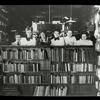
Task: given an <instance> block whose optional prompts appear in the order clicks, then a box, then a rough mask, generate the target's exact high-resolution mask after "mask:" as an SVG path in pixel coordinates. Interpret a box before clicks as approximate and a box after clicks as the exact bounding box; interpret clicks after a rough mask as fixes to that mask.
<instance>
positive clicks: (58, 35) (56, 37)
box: [12, 27, 93, 46]
mask: <svg viewBox="0 0 100 100" xmlns="http://www.w3.org/2000/svg"><path fill="white" fill-rule="evenodd" d="M25 32H26V37H21V35H20V34H18V33H17V34H16V35H15V41H14V42H13V43H12V45H28V46H29V45H32V46H36V45H38V44H41V45H42V44H49V45H52V46H64V45H93V42H92V41H91V40H89V39H87V34H85V33H83V34H82V35H81V38H80V39H79V40H77V39H76V37H75V36H72V31H71V30H68V31H66V32H64V31H61V32H59V31H57V30H56V31H54V32H53V34H52V35H51V37H48V36H46V34H45V33H44V32H41V33H40V34H37V33H36V32H33V31H32V28H31V27H27V28H26V29H25Z"/></svg>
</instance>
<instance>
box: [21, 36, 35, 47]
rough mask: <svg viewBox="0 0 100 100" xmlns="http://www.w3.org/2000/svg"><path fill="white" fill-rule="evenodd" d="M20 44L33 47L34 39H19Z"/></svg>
mask: <svg viewBox="0 0 100 100" xmlns="http://www.w3.org/2000/svg"><path fill="white" fill-rule="evenodd" d="M20 42H21V45H33V46H35V45H36V39H35V38H33V39H30V40H29V41H27V39H26V38H21V40H20Z"/></svg>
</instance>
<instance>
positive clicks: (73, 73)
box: [70, 72, 96, 75]
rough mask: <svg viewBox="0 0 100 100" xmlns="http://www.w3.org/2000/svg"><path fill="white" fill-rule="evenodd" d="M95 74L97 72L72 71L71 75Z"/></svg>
mask: <svg viewBox="0 0 100 100" xmlns="http://www.w3.org/2000/svg"><path fill="white" fill-rule="evenodd" d="M91 74H92V75H95V74H96V72H71V73H70V75H91Z"/></svg>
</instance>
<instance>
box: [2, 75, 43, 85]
mask: <svg viewBox="0 0 100 100" xmlns="http://www.w3.org/2000/svg"><path fill="white" fill-rule="evenodd" d="M3 83H4V84H41V83H42V76H41V75H35V76H25V75H17V74H14V75H9V76H8V75H4V76H3Z"/></svg>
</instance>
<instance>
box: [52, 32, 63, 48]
mask: <svg viewBox="0 0 100 100" xmlns="http://www.w3.org/2000/svg"><path fill="white" fill-rule="evenodd" d="M53 35H54V38H53V39H52V40H51V45H54V46H64V38H63V37H60V34H59V32H58V31H54V34H53Z"/></svg>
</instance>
